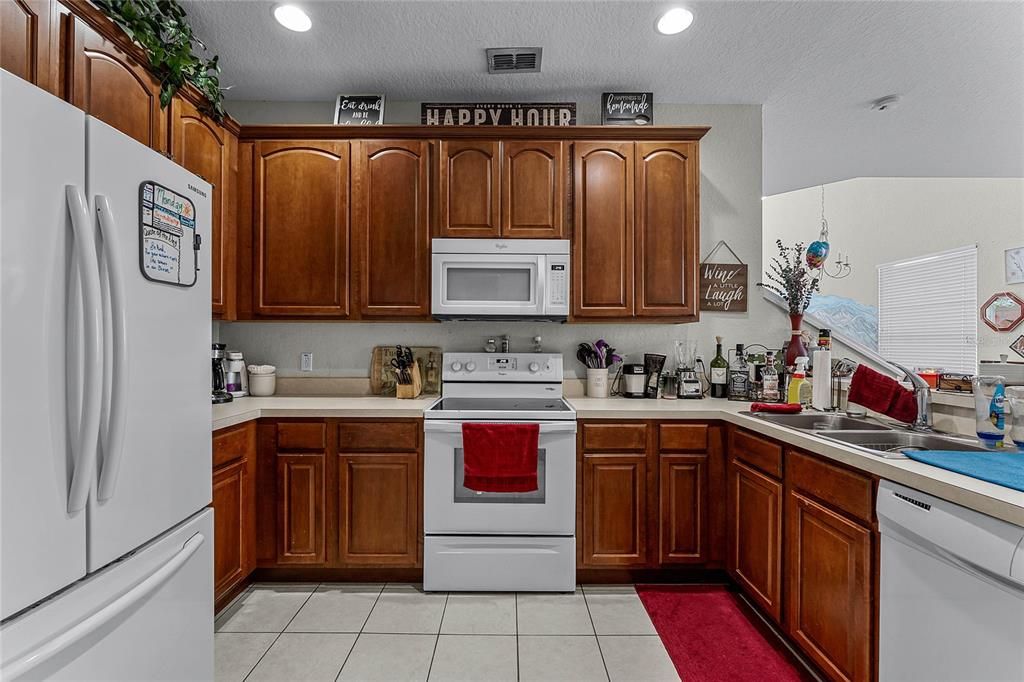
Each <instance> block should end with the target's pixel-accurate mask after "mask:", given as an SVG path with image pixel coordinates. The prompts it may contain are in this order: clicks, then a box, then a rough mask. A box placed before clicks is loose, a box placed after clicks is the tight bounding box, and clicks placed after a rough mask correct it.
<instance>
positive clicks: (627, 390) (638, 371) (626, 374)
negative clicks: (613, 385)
mask: <svg viewBox="0 0 1024 682" xmlns="http://www.w3.org/2000/svg"><path fill="white" fill-rule="evenodd" d="M646 383H647V372H645V371H644V366H643V365H639V364H635V363H634V364H629V365H623V366H622V397H623V398H644V397H646V388H645V385H646Z"/></svg>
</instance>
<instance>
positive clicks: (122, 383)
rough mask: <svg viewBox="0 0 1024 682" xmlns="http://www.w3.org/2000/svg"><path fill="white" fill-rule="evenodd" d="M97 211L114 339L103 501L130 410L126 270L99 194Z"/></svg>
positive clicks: (103, 437) (107, 375)
mask: <svg viewBox="0 0 1024 682" xmlns="http://www.w3.org/2000/svg"><path fill="white" fill-rule="evenodd" d="M96 215H97V216H98V217H99V224H100V239H101V241H102V243H103V260H104V262H105V263H106V271H107V286H108V291H109V292H110V301H109V303H110V316H111V324H110V330H111V336H112V339H111V342H112V351H113V352H112V353H111V356H112V358H113V361H112V362H111V363H110V365H109V366H108V365H104V367H103V371H104V376H103V385H104V386H110V400H109V402H108V403H107V404H105V405H104V412H105V414H104V415H103V420H102V422H101V424H102V426H101V429H100V442H101V443H102V451H103V461H102V462H101V463H100V482H99V486H98V487H97V491H96V497H97V500H98V501H100V502H103V501H105V500H109V499H110V498H111V497H112V496H113V495H114V488H115V486H116V485H117V472H118V470H119V469H120V468H121V459H122V457H123V454H124V429H125V419H126V415H127V411H128V401H127V393H128V324H127V321H126V314H125V306H124V274H123V272H122V270H121V263H120V260H119V258H120V257H119V255H118V253H117V244H116V243H115V242H116V239H117V237H116V234H117V232H116V227H115V223H114V214H113V211H111V209H110V202H109V201H107V198H106V197H105V196H102V195H97V196H96Z"/></svg>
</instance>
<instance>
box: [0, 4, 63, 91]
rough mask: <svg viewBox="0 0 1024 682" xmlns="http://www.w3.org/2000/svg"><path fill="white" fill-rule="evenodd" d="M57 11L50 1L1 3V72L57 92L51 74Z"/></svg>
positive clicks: (53, 64)
mask: <svg viewBox="0 0 1024 682" xmlns="http://www.w3.org/2000/svg"><path fill="white" fill-rule="evenodd" d="M53 11H54V7H53V3H51V2H50V0H3V1H2V2H0V68H2V69H4V70H5V71H10V72H11V73H13V74H14V75H15V76H17V77H18V78H22V79H24V80H27V81H28V82H29V83H32V84H33V85H36V86H38V87H40V88H43V89H44V90H48V91H50V92H55V87H56V83H55V82H53V81H55V80H56V79H55V78H54V74H52V73H51V70H50V69H51V66H56V64H55V63H54V61H55V60H54V61H51V54H52V53H53V50H51V44H50V41H51V37H52V36H53V35H54V31H53V28H52V27H53V26H54V21H53V17H54V13H53Z"/></svg>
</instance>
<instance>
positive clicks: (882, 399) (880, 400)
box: [847, 365, 917, 424]
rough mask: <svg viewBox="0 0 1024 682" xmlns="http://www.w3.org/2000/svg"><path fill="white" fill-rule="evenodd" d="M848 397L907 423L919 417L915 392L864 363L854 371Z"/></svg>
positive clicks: (870, 408) (851, 400) (852, 400)
mask: <svg viewBox="0 0 1024 682" xmlns="http://www.w3.org/2000/svg"><path fill="white" fill-rule="evenodd" d="M847 399H848V400H849V401H850V402H852V403H857V404H858V405H863V406H864V407H866V408H868V409H869V410H873V411H875V412H881V413H882V414H884V415H888V416H890V417H892V418H893V419H896V420H898V421H901V422H905V423H907V424H910V423H913V421H914V420H915V419H917V401H916V400H915V399H914V394H913V392H912V391H908V390H907V389H905V388H903V387H902V386H900V384H899V382H898V381H896V380H895V379H893V378H891V377H887V376H885V375H884V374H880V373H879V372H876V371H875V370H873V369H871V368H870V367H865V366H864V365H860V366H859V367H857V371H856V372H854V373H853V378H852V379H850V393H849V396H848V398H847Z"/></svg>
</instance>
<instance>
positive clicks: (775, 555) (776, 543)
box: [726, 458, 782, 621]
mask: <svg viewBox="0 0 1024 682" xmlns="http://www.w3.org/2000/svg"><path fill="white" fill-rule="evenodd" d="M728 479H729V490H728V500H729V502H728V504H729V510H728V514H727V516H728V523H729V527H728V531H727V535H728V545H729V551H728V555H727V558H726V563H727V566H728V569H729V573H730V574H732V577H733V579H734V580H736V582H737V583H739V585H740V587H742V588H743V590H744V591H745V592H746V593H747V594H748V595H749V596H750V597H751V599H753V600H754V601H756V602H757V603H758V604H759V605H760V606H761V607H762V608H764V609H765V611H767V612H768V614H769V615H771V616H772V617H773V618H774V619H775V620H776V621H780V620H781V616H782V484H781V483H779V482H778V481H776V480H775V479H772V478H769V477H768V476H765V475H764V474H762V473H761V472H760V471H758V470H756V469H754V468H752V467H749V466H747V465H746V464H744V463H743V462H740V461H738V460H736V459H735V458H734V459H733V460H732V461H731V462H730V463H729V475H728Z"/></svg>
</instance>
